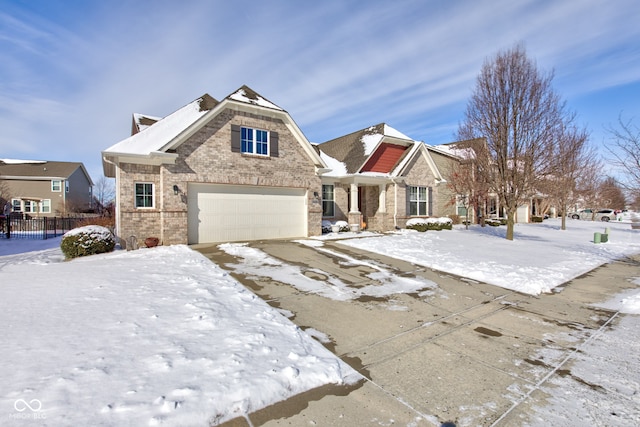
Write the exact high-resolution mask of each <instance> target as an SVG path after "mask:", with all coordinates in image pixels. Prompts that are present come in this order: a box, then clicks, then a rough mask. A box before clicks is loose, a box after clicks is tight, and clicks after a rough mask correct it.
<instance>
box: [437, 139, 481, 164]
mask: <svg viewBox="0 0 640 427" xmlns="http://www.w3.org/2000/svg"><path fill="white" fill-rule="evenodd" d="M482 142H484V139H483V138H476V139H470V140H465V141H456V142H450V143H448V144H440V145H434V146H430V147H429V149H431V150H435V151H438V152H440V153H441V154H445V155H447V156H452V157H457V158H458V159H462V160H470V159H474V158H475V157H476V154H475V151H474V150H473V148H472V147H473V145H474V144H478V143H482Z"/></svg>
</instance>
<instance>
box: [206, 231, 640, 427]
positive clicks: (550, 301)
mask: <svg viewBox="0 0 640 427" xmlns="http://www.w3.org/2000/svg"><path fill="white" fill-rule="evenodd" d="M251 246H253V247H255V248H257V249H260V250H262V251H264V252H266V253H267V254H269V255H271V256H273V257H276V258H278V259H280V260H282V261H284V262H286V263H289V264H293V265H298V266H301V267H302V268H303V269H304V271H305V274H307V275H309V276H310V277H311V275H315V276H322V275H326V277H327V278H329V277H339V278H340V279H341V280H342V281H343V282H345V283H350V284H351V286H354V287H361V286H365V285H369V284H371V282H372V279H371V278H369V277H366V275H367V274H371V273H373V272H375V271H374V270H373V269H372V268H370V267H367V266H365V265H360V264H358V265H347V264H345V263H344V262H343V260H342V259H341V258H337V257H335V256H332V255H331V254H330V253H325V252H319V251H317V250H315V249H313V248H309V247H306V246H304V245H300V244H297V243H293V242H284V241H269V242H257V243H253V244H252V245H251ZM325 248H327V249H330V250H331V251H335V252H339V253H343V254H347V255H349V256H350V257H352V258H356V259H366V260H372V261H375V262H376V263H377V265H383V266H385V268H387V269H388V270H390V271H392V272H394V273H395V274H397V275H398V276H402V277H415V278H422V279H425V280H426V281H432V282H435V283H437V285H438V286H437V288H435V289H434V290H428V291H425V292H420V293H414V294H400V295H395V296H393V297H392V298H373V297H363V298H360V299H357V300H351V301H337V300H333V299H329V298H325V297H322V296H318V295H316V294H312V293H303V292H300V291H298V290H297V289H295V288H294V287H292V286H289V285H285V284H282V283H279V282H277V281H275V280H273V279H270V278H266V277H256V276H255V275H252V276H250V277H247V276H244V275H243V274H241V273H240V272H241V269H238V272H234V268H235V267H234V266H233V265H234V264H241V262H242V260H238V259H234V258H233V257H231V256H229V255H227V254H226V253H224V252H221V251H220V250H219V249H217V248H216V247H215V246H201V247H194V249H196V250H199V251H201V252H202V253H203V254H204V255H206V256H207V257H209V258H210V259H212V260H213V261H214V262H215V263H216V264H218V265H220V266H221V267H222V268H228V269H229V270H230V271H232V275H233V276H234V277H235V278H236V279H238V280H239V281H240V282H241V283H243V284H245V285H246V286H247V287H249V288H250V289H251V290H253V291H254V292H255V293H256V294H258V295H259V296H261V297H262V298H263V299H265V300H266V301H267V302H268V303H269V304H270V305H272V306H274V307H278V308H281V309H283V310H287V311H289V312H291V313H293V314H294V316H295V317H293V318H292V321H293V322H294V323H296V324H297V325H299V326H300V327H301V328H302V329H308V328H312V329H313V330H315V331H320V332H321V333H323V334H326V336H328V337H329V338H330V340H331V341H330V342H329V343H326V344H325V345H326V346H327V347H328V348H329V349H331V350H332V351H333V352H334V353H335V354H336V355H338V356H339V357H340V358H342V359H343V360H344V361H345V362H347V363H348V364H349V365H351V366H352V367H353V368H355V369H356V370H358V371H359V372H360V373H361V374H362V375H363V376H364V377H365V378H366V380H364V381H363V382H362V383H360V384H358V386H357V387H353V388H351V389H347V388H343V387H339V386H327V387H323V388H321V389H316V390H312V391H310V392H308V393H303V394H301V395H298V396H296V397H294V398H292V399H289V400H287V401H285V402H282V403H279V404H276V405H273V406H271V407H269V408H265V409H263V410H261V411H258V412H256V413H253V414H250V415H249V417H248V418H249V420H247V419H245V418H239V419H236V420H233V421H231V422H229V423H227V424H225V425H228V426H236V425H237V426H241V425H253V426H258V425H264V426H276V425H293V426H298V425H300V426H302V425H332V426H354V425H411V426H421V425H427V426H432V425H440V424H441V423H444V422H447V421H449V422H455V423H456V425H458V426H466V425H474V426H475V425H485V426H491V425H496V426H510V425H520V424H522V423H523V422H524V420H526V419H528V418H529V417H530V416H532V411H531V407H532V406H543V405H544V402H545V398H546V395H545V393H544V392H543V391H542V390H541V389H540V387H541V386H542V385H543V384H545V383H546V382H548V381H549V380H550V379H552V378H553V377H554V376H557V375H561V376H571V375H572V373H571V360H572V355H573V354H575V352H578V351H581V348H582V346H583V345H584V343H585V342H587V341H588V340H589V339H590V338H591V337H593V336H594V335H595V334H598V333H599V331H601V330H603V329H605V328H608V327H611V326H614V325H615V324H616V322H617V321H618V319H619V316H618V315H617V314H616V313H615V312H612V311H608V310H604V309H598V308H595V307H592V306H590V304H592V303H597V302H603V301H606V300H608V299H609V298H610V297H611V296H612V295H615V294H617V293H619V292H621V291H623V290H625V289H628V288H632V287H634V285H632V284H630V283H629V282H628V280H627V279H628V278H630V277H633V276H634V275H636V276H637V275H638V260H640V259H639V258H638V257H636V260H635V261H634V262H616V263H612V264H609V265H606V266H603V267H601V268H598V269H596V270H594V271H592V272H591V273H589V274H587V275H585V276H583V277H580V278H577V279H575V280H573V281H571V282H569V283H568V284H566V285H565V286H563V287H562V289H557V292H555V293H553V294H543V295H541V296H530V295H525V294H520V293H516V292H513V291H509V290H505V289H503V288H500V287H496V286H491V285H486V284H482V283H477V282H473V281H469V280H466V279H464V278H460V277H454V276H451V275H447V274H443V273H440V272H437V271H431V270H429V269H425V268H422V267H417V266H415V265H413V264H410V263H406V262H403V261H400V260H396V259H392V258H388V257H384V256H381V255H376V254H372V253H368V252H363V251H359V250H355V249H351V248H346V247H344V246H341V245H339V244H337V243H331V242H325ZM320 278H321V279H322V277H320ZM603 284H606V286H604V285H603ZM576 380H577V381H580V380H581V379H580V378H576ZM582 382H583V383H584V387H590V385H589V383H588V382H587V381H582Z"/></svg>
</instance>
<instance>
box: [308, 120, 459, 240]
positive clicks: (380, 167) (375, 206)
mask: <svg viewBox="0 0 640 427" xmlns="http://www.w3.org/2000/svg"><path fill="white" fill-rule="evenodd" d="M317 149H318V151H319V153H320V157H321V158H322V160H323V161H324V162H325V163H326V164H327V166H328V167H329V168H330V169H331V171H330V172H328V173H325V174H323V175H322V195H323V199H322V205H323V211H322V217H323V219H325V220H327V221H331V222H333V221H339V220H344V221H347V222H348V223H349V224H356V225H360V226H363V227H367V228H368V229H371V230H378V231H386V230H393V229H394V228H401V227H404V226H405V223H406V221H407V219H409V218H412V217H428V216H445V215H447V214H449V213H453V212H454V210H453V208H449V209H447V208H446V206H445V205H444V204H443V203H441V202H440V199H441V196H440V193H441V192H442V191H445V190H446V183H445V180H444V178H443V176H442V174H441V173H440V171H439V169H438V167H437V165H436V163H435V162H434V160H433V158H432V156H431V154H430V153H429V150H428V149H427V146H426V145H425V144H424V143H423V142H420V141H414V140H413V139H411V138H409V137H408V136H406V135H404V134H402V133H401V132H399V131H397V130H395V129H394V128H392V127H391V126H389V125H387V124H384V123H381V124H378V125H375V126H371V127H369V128H366V129H361V130H359V131H356V132H353V133H351V134H348V135H345V136H342V137H339V138H336V139H333V140H330V141H327V142H324V143H322V144H318V145H317Z"/></svg>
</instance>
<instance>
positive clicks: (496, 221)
mask: <svg viewBox="0 0 640 427" xmlns="http://www.w3.org/2000/svg"><path fill="white" fill-rule="evenodd" d="M484 223H485V224H486V225H490V226H492V227H499V226H501V225H507V220H506V219H504V218H487V219H485V220H484Z"/></svg>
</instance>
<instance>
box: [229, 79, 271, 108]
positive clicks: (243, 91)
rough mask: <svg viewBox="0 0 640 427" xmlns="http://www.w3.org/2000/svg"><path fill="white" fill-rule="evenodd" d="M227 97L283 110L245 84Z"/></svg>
mask: <svg viewBox="0 0 640 427" xmlns="http://www.w3.org/2000/svg"><path fill="white" fill-rule="evenodd" d="M227 98H228V99H231V100H234V101H240V102H245V103H247V104H253V105H259V106H261V107H266V108H273V109H274V110H281V111H284V110H283V109H282V108H280V107H278V106H277V105H276V104H274V103H273V102H271V101H269V100H268V99H266V98H264V97H263V96H261V95H259V94H258V93H257V92H255V91H254V90H252V89H251V88H250V87H248V86H246V85H243V86H242V87H241V88H240V89H238V90H237V91H235V92H234V93H232V94H231V95H229V96H228V97H227Z"/></svg>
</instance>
